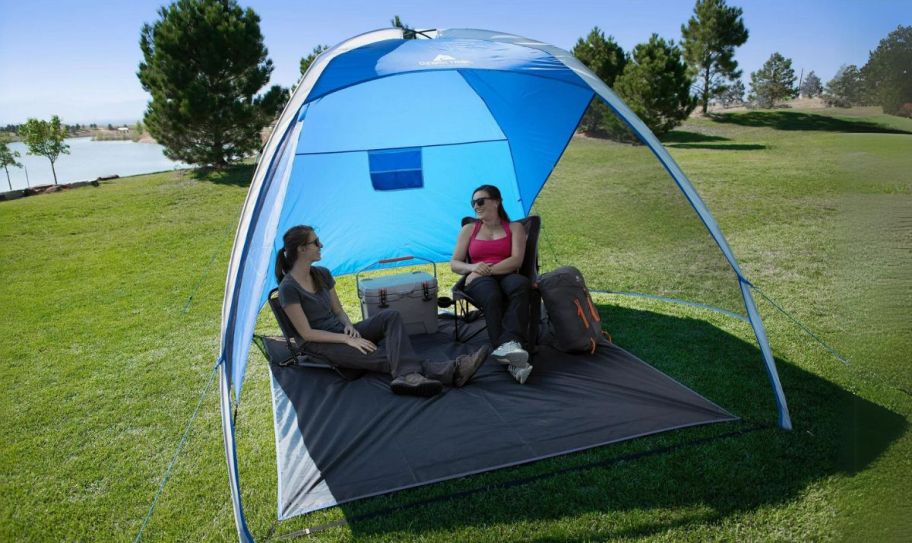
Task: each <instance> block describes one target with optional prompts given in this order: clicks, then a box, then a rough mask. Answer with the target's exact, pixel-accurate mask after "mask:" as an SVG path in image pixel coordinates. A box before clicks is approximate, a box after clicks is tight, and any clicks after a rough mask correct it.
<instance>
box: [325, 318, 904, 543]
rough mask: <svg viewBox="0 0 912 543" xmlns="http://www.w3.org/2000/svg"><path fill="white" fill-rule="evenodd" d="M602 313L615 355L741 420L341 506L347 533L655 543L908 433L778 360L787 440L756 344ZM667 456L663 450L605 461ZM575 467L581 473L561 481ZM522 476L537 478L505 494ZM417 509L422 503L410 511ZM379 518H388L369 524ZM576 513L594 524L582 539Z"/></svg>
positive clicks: (875, 409)
mask: <svg viewBox="0 0 912 543" xmlns="http://www.w3.org/2000/svg"><path fill="white" fill-rule="evenodd" d="M599 310H600V312H601V313H602V314H603V316H604V322H606V323H608V328H609V330H610V332H611V333H612V335H613V336H614V340H615V342H616V343H617V344H618V345H620V346H622V347H624V348H625V349H627V350H628V351H630V352H632V353H634V354H635V355H637V356H638V357H640V358H641V359H643V360H646V361H647V362H649V363H650V364H652V365H654V366H655V367H657V368H658V369H660V370H662V371H663V372H665V373H667V374H668V375H670V376H672V377H673V378H675V379H677V380H678V381H680V382H681V383H683V384H685V385H687V386H689V387H691V388H693V389H694V390H695V391H697V392H699V393H700V394H702V395H704V396H706V397H707V398H709V399H711V400H713V401H714V402H716V403H718V404H719V405H721V406H722V407H725V408H726V409H729V410H731V411H732V412H734V413H735V414H737V415H739V416H741V417H743V419H744V421H745V422H742V423H731V424H719V425H711V426H704V427H696V428H690V429H684V430H677V431H673V432H667V433H663V434H658V435H655V436H650V437H645V438H640V439H633V440H630V441H626V442H622V443H616V444H613V445H608V446H603V447H598V448H595V449H589V450H587V451H583V452H579V453H574V454H569V455H565V456H562V457H558V458H552V459H547V460H542V461H538V462H534V463H532V464H527V465H524V466H519V467H516V468H511V469H508V470H498V471H495V472H489V473H485V474H481V475H476V476H472V477H468V478H463V479H458V480H454V481H448V482H444V483H439V484H435V485H429V486H425V487H420V488H416V489H411V490H406V491H402V492H398V493H394V494H391V495H387V496H383V497H378V498H372V499H367V500H362V501H359V502H354V503H351V504H347V505H344V506H342V511H343V512H344V514H345V516H346V518H349V519H352V522H351V524H350V528H351V530H352V533H353V535H354V536H355V537H356V538H358V537H366V536H372V537H379V538H380V539H384V536H391V537H393V536H394V537H395V538H401V537H403V534H404V533H406V532H407V533H409V534H411V535H421V536H425V537H428V538H430V539H434V538H435V535H434V534H441V533H445V532H446V531H457V530H465V529H467V528H471V527H473V526H479V527H485V526H492V525H498V524H503V525H509V524H512V523H522V522H526V521H529V522H547V523H549V524H548V525H547V526H545V528H544V531H545V532H547V534H542V535H541V536H540V539H539V540H542V541H575V540H578V539H579V538H580V537H584V538H585V539H587V540H609V539H617V538H628V537H629V538H634V537H650V536H653V535H657V534H660V533H664V532H666V531H667V530H669V529H681V528H686V527H688V526H693V527H694V528H696V527H698V526H705V525H707V524H716V523H718V522H720V521H722V520H723V519H725V518H726V517H728V516H732V515H738V514H742V513H744V512H748V511H754V510H757V509H761V508H767V507H770V506H773V507H775V506H777V505H780V504H783V503H788V502H791V501H793V500H796V499H798V497H799V496H800V495H801V494H802V493H803V491H804V490H805V489H806V487H807V486H808V485H809V484H811V483H813V482H814V481H816V480H819V479H823V478H826V477H829V476H832V475H834V474H839V473H849V474H850V473H855V472H857V471H859V470H862V469H864V468H865V467H866V466H868V465H869V464H870V463H871V462H873V461H874V460H875V459H876V458H878V456H880V455H881V454H882V453H883V452H884V451H885V450H886V449H887V448H888V447H889V446H890V444H891V443H892V442H893V441H895V440H896V439H897V438H899V437H900V436H901V435H902V434H903V433H904V432H905V431H906V427H907V424H906V421H905V419H904V417H902V416H900V415H898V414H896V413H894V412H892V411H889V410H887V409H885V408H883V407H880V406H878V405H876V404H874V403H871V402H868V401H866V400H864V399H862V398H859V397H857V396H855V395H853V394H851V393H850V392H847V391H846V390H843V389H842V388H840V387H838V386H836V385H834V384H833V383H830V382H828V381H826V380H824V379H821V378H820V377H818V376H816V375H814V374H811V373H808V372H806V371H804V370H802V369H801V368H799V367H797V366H795V365H793V364H792V363H790V362H789V361H787V360H782V359H779V360H777V365H778V369H779V374H780V377H781V380H782V384H783V388H784V389H785V392H786V395H787V398H788V402H789V406H790V409H791V414H792V419H793V424H794V430H793V431H791V432H787V431H784V430H780V429H778V428H776V427H775V420H776V409H775V404H774V400H773V395H772V392H771V389H770V385H769V381H768V379H767V377H766V373H765V370H764V369H763V364H762V359H761V355H760V352H759V349H758V348H757V347H756V345H754V344H752V343H747V342H744V341H742V340H741V339H739V338H737V337H735V336H733V335H731V334H728V333H726V332H724V331H722V330H720V329H718V328H716V327H715V326H712V325H710V324H708V323H706V322H704V321H701V320H696V319H690V318H678V317H672V316H666V315H658V314H655V313H651V312H646V311H639V310H634V309H627V308H621V307H617V306H611V305H604V306H600V307H599ZM758 424H760V425H768V427H761V428H760V429H757V425H758ZM751 428H752V429H753V431H750V432H747V433H744V434H741V435H735V436H732V435H731V433H732V430H734V429H751ZM726 436H727V437H726ZM714 437H715V438H716V439H713V438H714ZM707 438H709V439H707ZM697 440H701V441H700V442H699V445H696V446H687V444H688V443H694V442H695V441H697ZM676 445H679V446H678V447H675V446H676ZM669 446H671V447H672V449H671V450H670V451H669V452H666V453H663V454H652V455H650V454H645V455H643V456H641V457H639V458H637V459H635V460H630V461H620V462H613V461H612V459H617V458H619V457H621V458H623V457H624V456H625V455H636V454H637V453H644V452H648V451H650V450H655V449H659V448H662V447H669ZM599 462H601V463H602V464H603V465H595V466H591V467H590V465H591V464H593V463H599ZM574 467H581V468H582V469H579V470H573V469H571V470H569V471H565V472H564V473H560V474H556V472H558V471H560V470H567V469H568V468H574ZM523 478H532V479H533V480H532V481H531V482H529V483H528V484H522V485H514V486H510V485H509V482H510V481H513V480H516V479H523ZM479 488H482V489H484V490H483V491H480V492H475V490H476V489H479ZM458 493H462V495H461V496H459V497H456V498H453V499H447V498H446V497H447V496H449V495H452V494H458ZM441 498H443V499H441ZM424 500H429V501H430V503H428V504H425V505H422V506H420V507H408V504H411V503H415V502H421V501H424ZM397 507H401V508H402V509H398V510H397V509H396V508H397ZM378 511H383V514H382V515H379V514H378V515H376V516H375V513H377V512H378ZM593 514H595V515H596V516H592V515H593ZM365 516H366V517H367V518H365ZM359 517H361V518H360V519H359ZM579 517H586V518H587V519H589V521H587V526H586V528H585V532H584V533H581V532H579V531H578V528H577V521H578V520H579ZM405 527H408V528H405ZM531 540H533V541H534V540H536V539H531Z"/></svg>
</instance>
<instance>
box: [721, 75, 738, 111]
mask: <svg viewBox="0 0 912 543" xmlns="http://www.w3.org/2000/svg"><path fill="white" fill-rule="evenodd" d="M725 87H726V88H725V91H723V92H722V94H721V95H720V96H719V100H720V101H721V102H722V105H723V106H725V107H727V106H732V105H735V104H742V103H744V83H743V82H742V81H741V80H740V79H735V80H734V81H732V82H731V83H729V84H728V85H726V86H725Z"/></svg>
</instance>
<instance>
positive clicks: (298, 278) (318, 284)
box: [276, 226, 490, 396]
mask: <svg viewBox="0 0 912 543" xmlns="http://www.w3.org/2000/svg"><path fill="white" fill-rule="evenodd" d="M282 239H283V242H284V247H283V248H282V250H281V251H279V254H278V257H277V259H276V276H277V277H280V283H279V303H281V304H282V308H283V309H284V310H285V313H286V314H287V315H288V318H289V320H291V323H292V324H293V325H294V327H295V330H296V331H297V333H298V335H299V336H300V337H301V339H302V340H303V341H304V350H305V351H307V352H308V353H310V354H313V355H315V356H317V357H321V358H325V359H327V360H329V361H330V362H332V363H333V364H335V365H337V366H341V367H346V368H355V369H363V370H368V371H376V372H381V373H388V374H390V375H391V376H392V378H393V379H392V382H390V388H391V389H392V391H393V392H394V393H396V394H411V395H415V396H433V395H435V394H438V393H440V391H441V390H443V385H450V386H456V387H461V386H463V385H464V384H466V383H467V382H468V381H469V379H471V377H472V375H474V374H475V371H476V370H478V368H479V367H481V365H482V363H484V361H485V359H486V358H487V356H488V354H489V353H490V347H488V346H485V347H482V348H481V349H479V350H478V351H476V352H475V353H473V354H471V355H462V356H459V357H457V358H456V360H447V361H440V362H431V361H429V360H422V359H421V358H419V357H418V356H417V355H416V354H415V350H414V349H413V348H412V344H411V342H410V341H409V337H408V334H406V332H405V326H404V325H403V324H402V318H401V316H400V315H399V312H398V311H396V310H394V309H387V310H384V311H381V312H380V313H378V314H376V315H373V316H371V317H369V318H367V319H365V320H363V321H361V322H358V323H356V324H352V322H351V319H349V318H348V315H347V314H346V313H345V310H344V309H343V308H342V304H341V303H340V302H339V297H338V295H336V290H335V284H336V282H335V280H334V279H333V276H332V274H331V273H330V272H329V270H328V269H326V268H323V267H320V266H314V265H313V263H314V262H317V261H318V260H320V258H321V257H322V255H321V252H322V249H323V244H322V243H320V239H319V238H318V237H317V234H316V232H314V229H313V228H312V227H310V226H294V227H292V228H290V229H289V230H288V232H286V233H285V236H284V237H283V238H282ZM381 341H383V344H382V345H378V344H379V343H380V342H381Z"/></svg>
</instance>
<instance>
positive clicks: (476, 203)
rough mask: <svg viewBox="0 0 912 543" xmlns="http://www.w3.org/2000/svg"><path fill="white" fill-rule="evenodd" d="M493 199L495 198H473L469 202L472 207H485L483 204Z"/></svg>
mask: <svg viewBox="0 0 912 543" xmlns="http://www.w3.org/2000/svg"><path fill="white" fill-rule="evenodd" d="M494 199H495V198H491V197H490V196H484V197H482V198H475V199H474V200H471V202H472V207H479V206H483V205H485V202H487V201H488V200H494Z"/></svg>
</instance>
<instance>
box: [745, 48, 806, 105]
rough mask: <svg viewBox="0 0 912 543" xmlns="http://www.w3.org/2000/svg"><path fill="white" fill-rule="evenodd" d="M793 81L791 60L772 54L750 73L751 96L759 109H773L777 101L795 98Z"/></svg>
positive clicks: (793, 73) (793, 71)
mask: <svg viewBox="0 0 912 543" xmlns="http://www.w3.org/2000/svg"><path fill="white" fill-rule="evenodd" d="M795 79H797V78H796V77H795V70H793V69H792V59H789V58H785V57H783V56H782V55H780V54H779V53H773V54H772V55H770V58H769V59H768V60H767V61H766V62H765V63H764V64H763V66H761V67H760V69H759V70H757V71H756V72H753V73H751V95H752V97H753V99H754V100H755V101H756V102H757V105H759V106H760V107H764V108H768V107H773V106H774V105H776V102H778V101H781V100H785V99H787V98H794V97H795V94H796V89H795Z"/></svg>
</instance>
